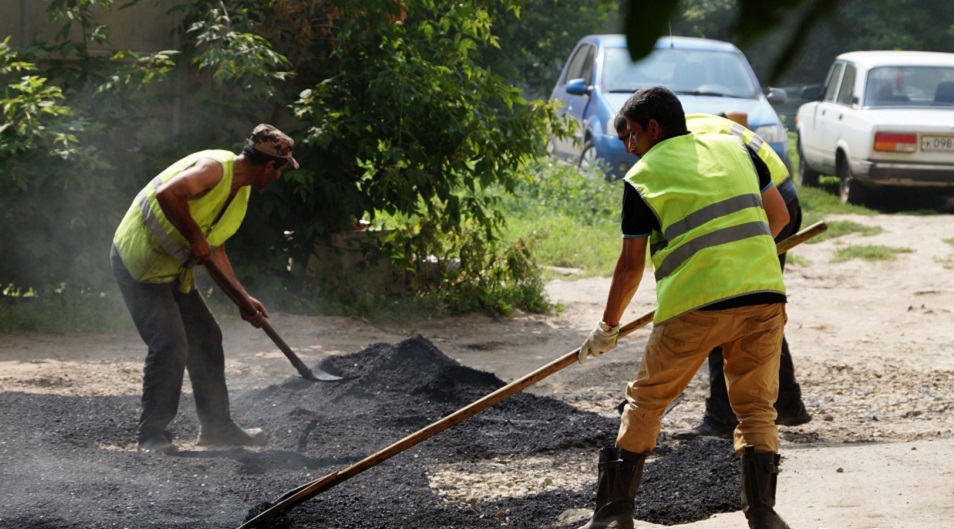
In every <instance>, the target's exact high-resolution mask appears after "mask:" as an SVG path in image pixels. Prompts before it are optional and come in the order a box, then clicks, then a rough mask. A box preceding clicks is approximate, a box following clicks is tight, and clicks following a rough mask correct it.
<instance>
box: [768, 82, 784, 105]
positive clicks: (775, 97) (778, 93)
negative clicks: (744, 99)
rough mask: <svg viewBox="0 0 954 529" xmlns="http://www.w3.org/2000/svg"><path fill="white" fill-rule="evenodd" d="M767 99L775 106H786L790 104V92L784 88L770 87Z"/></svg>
mask: <svg viewBox="0 0 954 529" xmlns="http://www.w3.org/2000/svg"><path fill="white" fill-rule="evenodd" d="M766 97H767V98H768V102H769V103H771V104H773V105H784V104H785V103H788V92H786V91H785V89H784V88H772V87H771V86H770V87H769V90H768V95H767V96H766Z"/></svg>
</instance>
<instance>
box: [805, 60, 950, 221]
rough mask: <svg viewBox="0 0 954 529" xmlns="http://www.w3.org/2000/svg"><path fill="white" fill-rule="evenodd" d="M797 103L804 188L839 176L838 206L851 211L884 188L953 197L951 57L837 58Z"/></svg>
mask: <svg viewBox="0 0 954 529" xmlns="http://www.w3.org/2000/svg"><path fill="white" fill-rule="evenodd" d="M802 98H803V99H808V100H810V101H811V102H810V103H805V104H803V105H802V106H801V107H799V109H798V115H797V116H796V118H795V120H796V121H795V122H796V127H797V130H798V153H799V157H800V162H799V167H798V179H799V180H800V183H801V184H802V185H809V186H810V185H817V184H818V177H819V175H821V174H830V175H837V176H838V177H839V179H840V181H841V182H840V185H839V188H840V193H839V194H840V197H841V201H842V203H846V202H850V203H853V204H862V203H865V202H867V201H869V200H870V199H873V198H875V195H877V194H879V193H880V192H881V191H883V190H886V189H889V188H899V187H910V188H913V187H925V188H927V187H947V188H951V189H954V53H938V52H920V51H856V52H850V53H843V54H841V55H839V56H837V57H836V58H835V62H834V64H832V66H831V69H830V70H829V71H828V77H827V78H826V79H825V84H824V85H820V86H818V85H816V86H808V87H805V88H804V89H803V90H802Z"/></svg>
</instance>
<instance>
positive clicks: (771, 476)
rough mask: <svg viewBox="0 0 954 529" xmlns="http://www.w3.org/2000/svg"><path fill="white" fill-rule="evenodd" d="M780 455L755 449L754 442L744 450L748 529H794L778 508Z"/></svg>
mask: <svg viewBox="0 0 954 529" xmlns="http://www.w3.org/2000/svg"><path fill="white" fill-rule="evenodd" d="M778 462H779V455H778V454H776V453H775V452H756V451H755V447H754V446H752V445H749V446H746V447H745V452H744V453H743V454H742V512H743V513H745V519H746V520H748V522H749V529H791V527H789V525H788V524H787V523H785V520H783V519H782V517H781V516H779V515H778V513H776V512H775V487H776V485H777V483H778Z"/></svg>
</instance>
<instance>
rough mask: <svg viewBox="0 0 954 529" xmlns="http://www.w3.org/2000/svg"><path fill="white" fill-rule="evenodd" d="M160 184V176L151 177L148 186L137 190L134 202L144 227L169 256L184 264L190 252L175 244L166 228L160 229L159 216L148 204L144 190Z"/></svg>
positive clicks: (154, 189) (189, 256)
mask: <svg viewBox="0 0 954 529" xmlns="http://www.w3.org/2000/svg"><path fill="white" fill-rule="evenodd" d="M160 185H162V178H161V177H158V176H157V177H156V178H153V179H152V182H150V183H149V185H148V186H146V187H144V188H143V189H142V191H140V192H139V196H137V197H136V202H137V203H138V204H139V211H140V213H142V220H143V223H144V224H145V225H146V228H147V229H148V230H149V233H151V234H152V236H153V238H154V239H156V242H157V243H159V246H161V247H162V249H163V250H165V251H166V253H168V254H169V255H170V256H172V257H173V258H174V259H175V260H177V261H179V264H182V265H185V264H186V263H188V262H189V259H190V258H191V254H190V253H189V249H188V248H183V247H182V246H179V245H178V244H176V242H175V241H173V240H172V237H170V236H169V234H168V233H166V230H164V229H162V225H161V224H160V223H159V218H158V217H156V215H155V213H153V211H152V208H151V207H150V206H149V193H147V192H146V191H147V190H148V189H149V187H150V186H151V187H152V189H153V192H155V191H156V190H158V189H159V186H160Z"/></svg>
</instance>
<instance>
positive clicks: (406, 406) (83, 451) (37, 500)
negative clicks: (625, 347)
mask: <svg viewBox="0 0 954 529" xmlns="http://www.w3.org/2000/svg"><path fill="white" fill-rule="evenodd" d="M320 367H321V368H322V369H324V370H326V371H328V372H331V373H335V374H339V375H344V376H349V377H351V376H355V377H357V378H353V379H349V380H345V381H342V382H334V383H314V382H309V381H306V380H303V379H300V378H298V377H292V378H289V379H288V380H286V381H284V382H283V383H281V384H277V385H272V386H268V387H266V388H262V389H260V390H254V391H243V392H233V394H232V410H233V412H232V413H233V417H234V418H235V419H236V420H237V421H238V422H239V423H240V424H242V425H243V426H260V427H263V428H265V429H266V431H268V433H269V434H270V442H269V445H268V447H266V448H264V449H260V450H252V449H250V450H246V449H221V450H203V449H200V448H198V447H195V445H194V443H193V441H194V439H195V436H196V435H197V434H198V425H197V422H196V419H195V410H194V403H193V401H192V399H191V397H189V396H188V395H184V396H183V399H182V403H181V405H180V412H179V416H178V417H177V419H176V421H175V422H174V423H173V425H172V427H173V430H174V433H176V434H177V438H176V442H177V443H178V444H179V445H180V448H181V451H180V452H179V453H178V454H176V455H171V456H163V455H156V454H141V453H137V452H136V451H135V445H134V444H133V440H134V439H135V434H134V429H135V421H136V418H137V417H138V401H139V396H138V395H129V396H120V397H61V396H52V395H37V394H24V393H2V394H0V409H2V410H4V415H5V417H6V418H7V419H6V420H4V421H0V458H2V461H3V462H2V467H3V474H4V479H3V480H0V529H14V528H16V529H21V528H43V529H60V528H63V529H65V528H70V529H85V528H91V527H96V528H103V529H108V528H117V529H120V528H135V529H138V528H151V527H156V528H159V527H161V528H183V529H184V528H199V527H201V528H229V527H237V526H239V525H241V524H242V523H243V522H244V521H245V520H246V519H248V518H250V517H251V516H254V515H255V514H257V513H258V512H261V511H262V510H263V509H264V508H266V507H267V506H268V505H270V504H271V502H274V501H276V500H277V499H278V498H280V497H281V496H282V495H283V494H284V493H285V492H287V491H289V490H292V489H294V488H296V487H298V486H300V485H302V484H305V483H308V482H310V481H312V480H315V479H318V478H320V477H322V476H325V475H327V474H329V473H332V472H335V471H340V470H342V469H344V468H346V467H347V466H349V465H351V464H353V463H355V462H357V461H360V460H362V459H364V458H365V457H367V456H369V455H371V454H374V453H376V452H378V451H379V450H381V449H383V448H385V447H387V446H389V445H391V444H392V443H394V442H396V441H398V440H400V439H402V438H404V437H406V436H408V435H410V434H413V433H414V432H416V431H418V430H420V429H421V428H424V427H425V426H428V425H429V424H431V423H433V422H435V421H438V420H440V419H441V418H443V417H445V416H447V415H449V414H451V413H453V412H455V411H457V410H458V409H460V408H462V407H464V406H467V405H468V404H470V403H472V402H474V401H476V400H478V399H480V398H482V397H484V396H486V395H487V394H489V393H491V392H493V391H494V390H496V389H498V388H500V387H502V386H504V385H505V382H504V381H502V380H500V379H499V378H497V377H496V376H495V375H493V374H492V373H487V372H483V371H479V370H474V369H471V368H468V367H466V366H462V365H460V364H459V363H457V362H455V361H454V360H452V359H450V358H448V357H447V356H446V355H444V354H443V353H442V352H441V351H439V350H438V349H437V348H436V347H435V346H434V345H433V344H432V343H431V342H429V341H428V340H426V339H425V338H422V337H416V338H411V339H408V340H405V341H403V342H400V343H398V344H384V343H382V344H375V345H372V346H370V347H368V348H367V349H365V350H363V351H360V352H357V353H353V354H349V355H341V356H335V357H330V358H328V359H326V361H324V362H322V363H321V365H320ZM620 391H621V393H622V391H623V388H620ZM618 420H619V419H618V417H616V416H615V415H606V416H604V415H599V414H594V413H590V412H584V411H581V410H579V409H577V408H574V407H572V406H570V405H569V404H567V403H565V402H563V401H561V400H559V399H556V398H549V397H543V396H538V395H533V394H530V393H519V394H517V395H514V396H512V397H510V398H508V399H506V400H504V401H502V402H500V403H498V404H497V405H495V406H493V407H491V408H489V409H487V410H485V411H483V412H481V413H479V414H477V415H476V416H474V417H471V418H470V419H468V420H466V421H464V422H463V423H461V424H459V425H456V426H454V427H452V428H450V429H448V430H446V431H444V432H442V433H440V434H438V435H436V436H434V437H432V438H430V439H428V440H426V441H423V442H422V443H420V444H418V445H416V446H414V447H412V448H409V449H407V450H405V451H404V452H401V453H399V454H397V455H395V456H394V457H392V458H391V459H389V460H387V461H384V462H382V463H380V464H378V465H377V466H374V467H372V468H370V469H368V470H367V471H365V472H363V473H361V474H359V475H357V476H356V477H354V478H352V479H350V480H347V481H344V482H342V483H340V484H338V485H337V486H335V487H334V488H332V489H330V490H327V491H325V492H323V493H322V494H320V495H318V496H316V497H314V498H312V499H310V500H307V501H305V502H303V503H301V504H299V505H298V506H296V507H294V508H293V509H291V510H289V511H287V512H285V513H284V514H283V515H281V516H278V517H275V518H273V519H270V520H269V522H270V524H268V525H266V526H271V527H273V528H282V529H299V528H309V529H312V528H314V529H318V528H329V529H330V528H341V529H343V528H354V529H364V528H368V529H371V528H381V527H416V528H435V529H436V528H441V529H444V528H464V527H467V528H484V527H487V528H490V527H501V526H502V525H506V526H507V527H514V528H528V529H529V528H531V527H532V528H536V529H539V528H541V527H547V528H553V529H566V528H569V527H571V526H568V525H561V524H560V522H559V520H560V515H561V514H563V513H564V512H565V511H567V510H570V509H581V508H586V509H589V508H592V506H593V502H594V499H595V486H596V471H595V468H596V458H597V453H598V450H599V448H600V447H603V446H609V445H611V444H612V443H613V440H614V439H615V435H616V430H617V427H618ZM567 450H579V451H582V452H585V453H590V454H592V458H593V473H592V476H591V479H588V480H586V481H587V482H588V483H591V485H587V486H585V487H582V488H581V489H580V490H567V489H559V490H549V491H545V492H539V493H534V492H533V491H530V493H529V494H522V495H519V496H515V497H512V498H510V497H508V498H503V499H500V498H498V499H489V500H481V499H479V498H478V499H477V501H476V502H475V503H473V504H470V505H461V504H457V503H454V502H448V501H446V500H445V499H444V498H442V497H440V496H439V495H438V494H436V493H435V492H434V491H433V490H431V488H430V486H429V483H428V472H429V471H431V470H433V469H434V468H435V467H436V466H437V465H439V464H441V463H446V462H448V461H474V462H482V461H485V460H490V459H492V458H494V457H496V456H502V455H519V454H526V455H531V454H534V455H544V456H547V455H551V454H554V457H557V456H556V455H555V454H558V453H565V451H567ZM543 477H546V476H541V478H543ZM738 509H739V465H738V458H737V457H736V456H735V455H734V454H733V452H732V448H731V443H730V442H729V441H726V440H722V439H697V440H694V441H690V442H675V441H672V440H670V439H668V438H667V437H665V434H663V436H661V438H660V446H659V448H658V449H657V451H656V453H655V454H654V457H653V458H652V459H651V460H650V461H649V462H647V464H646V468H645V472H644V479H643V484H642V486H641V488H640V492H639V494H638V495H637V519H639V520H643V521H646V522H651V523H657V524H664V525H674V524H681V523H686V522H691V521H695V520H699V519H704V518H707V517H709V516H711V515H712V514H714V513H716V512H727V511H735V510H738ZM740 516H741V515H740ZM576 525H578V524H573V525H572V526H573V527H575V526H576Z"/></svg>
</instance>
